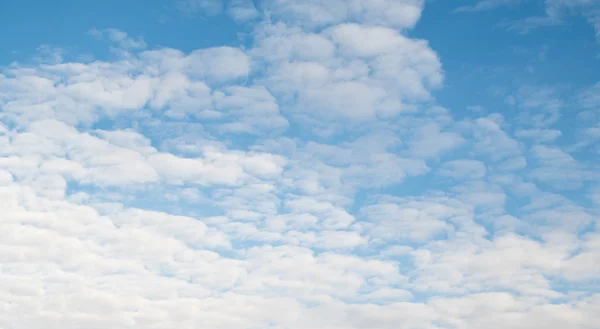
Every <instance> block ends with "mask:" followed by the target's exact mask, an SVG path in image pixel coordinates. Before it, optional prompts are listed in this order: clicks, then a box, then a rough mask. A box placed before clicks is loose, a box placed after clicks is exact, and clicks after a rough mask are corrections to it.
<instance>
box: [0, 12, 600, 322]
mask: <svg viewBox="0 0 600 329" xmlns="http://www.w3.org/2000/svg"><path fill="white" fill-rule="evenodd" d="M508 2H509V1H484V2H482V3H480V4H476V5H474V6H473V7H468V8H470V9H463V11H480V10H486V9H489V8H492V7H496V6H499V5H502V4H504V3H508ZM178 3H179V5H178V8H179V9H180V10H182V11H187V12H190V13H192V12H200V11H202V12H203V13H204V14H206V15H219V14H220V13H226V14H228V15H230V16H231V17H232V18H233V19H234V20H236V21H237V22H238V23H239V24H245V23H247V22H250V21H254V23H252V24H249V25H247V26H246V27H247V28H249V29H251V30H252V33H251V38H250V41H249V44H248V45H247V46H245V47H243V48H242V47H231V46H216V47H209V48H202V49H195V50H186V51H183V50H179V49H174V48H165V47H154V46H148V45H147V44H146V42H145V41H143V39H141V38H137V37H132V36H130V35H128V34H127V33H125V32H123V31H120V30H116V29H107V30H92V32H90V34H92V35H93V36H96V37H101V38H106V39H108V40H109V41H110V42H112V43H113V46H112V47H113V49H116V50H118V51H117V53H116V55H117V56H115V57H114V58H112V59H110V60H109V59H103V60H96V61H93V62H76V61H69V60H65V59H64V58H60V59H59V58H58V57H57V58H55V59H56V60H50V61H39V62H34V63H33V64H29V65H26V64H23V63H21V62H17V63H14V64H12V65H10V66H7V67H3V68H2V69H1V71H0V264H1V266H0V282H1V283H2V284H0V327H6V328H15V329H19V328H27V329H31V328H33V329H36V328H65V326H66V327H73V328H82V327H85V328H125V327H127V328H147V327H154V328H174V327H177V328H197V327H208V328H216V329H228V328H231V329H233V328H236V329H237V328H278V329H279V328H290V329H307V328H332V329H362V328H364V329H366V328H380V329H391V328H406V329H409V328H411V329H417V328H418V329H425V328H427V329H434V328H436V329H441V328H448V329H450V328H456V329H462V328H492V329H494V328H498V329H499V328H505V327H507V326H508V327H511V328H551V329H553V328H555V329H558V328H566V327H569V328H581V329H593V328H594V326H596V325H597V323H598V322H599V321H600V318H598V314H600V312H599V310H600V295H599V294H598V287H597V277H598V275H600V273H599V272H598V269H597V266H594V265H595V264H596V263H598V262H599V261H600V258H599V257H600V245H599V242H598V241H600V237H599V236H598V232H599V230H600V221H599V220H598V213H599V212H598V211H599V209H600V208H598V207H599V205H600V201H599V200H600V198H599V197H598V196H599V193H598V191H599V188H600V183H599V182H600V177H599V176H598V175H597V174H596V172H597V169H598V168H597V164H595V163H594V160H593V159H592V160H590V158H585V157H581V156H579V155H578V154H577V152H576V151H577V150H581V149H583V147H584V146H585V147H587V146H589V145H592V141H593V139H592V138H591V137H590V136H594V131H595V130H594V128H597V125H598V122H599V121H598V120H599V119H600V116H599V115H598V113H597V107H598V106H597V105H598V101H597V97H596V94H597V93H596V90H597V89H598V88H597V85H594V86H590V87H589V88H586V89H585V90H583V91H580V92H579V93H578V94H577V95H575V96H573V97H572V99H575V101H576V102H578V104H580V105H581V109H582V111H581V113H579V115H578V118H579V120H580V121H582V122H583V123H585V125H584V126H585V129H582V131H585V132H587V133H586V134H587V135H585V136H584V135H581V136H579V135H578V136H579V138H587V139H586V141H587V142H588V143H587V144H585V145H583V144H581V145H583V146H581V145H579V144H578V145H576V147H573V148H570V147H568V145H567V146H565V145H559V144H558V143H557V140H559V137H561V136H563V134H565V135H567V134H570V133H572V132H571V131H568V130H569V127H568V126H562V125H560V124H558V123H559V118H560V117H561V116H560V115H561V113H562V112H563V111H562V110H563V108H564V107H565V106H566V105H565V103H566V102H565V101H564V95H562V94H561V93H559V92H557V91H556V90H555V89H554V88H552V87H548V86H526V87H523V88H521V89H520V90H518V91H517V92H516V93H515V94H514V95H513V100H514V101H513V102H511V103H512V105H511V106H513V107H514V108H517V109H519V110H520V111H522V112H521V113H524V114H516V115H511V113H509V111H506V112H505V113H502V114H499V113H493V111H492V109H490V110H489V111H487V112H489V113H485V116H483V115H484V114H483V113H481V111H480V110H478V109H475V110H477V111H474V112H475V113H471V114H470V115H472V116H471V117H463V118H460V119H459V118H458V116H457V115H456V113H455V112H453V111H452V110H451V109H445V108H443V107H441V106H438V105H436V104H435V100H434V99H433V97H432V91H433V90H434V89H435V88H437V87H440V86H441V84H442V82H443V78H444V74H443V69H442V66H441V60H440V59H439V58H438V56H437V54H436V52H435V50H434V49H433V48H432V47H431V46H430V45H429V44H428V43H427V41H425V40H419V39H416V38H414V37H412V36H410V34H408V33H405V31H406V30H407V29H410V28H412V27H413V26H414V25H415V24H416V23H417V21H418V19H419V17H420V15H421V11H422V7H423V1H420V0H400V1H390V0H369V1H363V0H350V1H338V0H333V1H313V0H299V1H298V0H296V1H288V0H264V1H260V2H255V1H241V0H232V1H226V2H223V1H206V0H194V1H180V2H178ZM582 3H583V2H582ZM559 5H560V6H563V7H564V6H566V5H565V4H559V3H558V2H556V6H559ZM577 6H579V5H577ZM582 136H583V137H582Z"/></svg>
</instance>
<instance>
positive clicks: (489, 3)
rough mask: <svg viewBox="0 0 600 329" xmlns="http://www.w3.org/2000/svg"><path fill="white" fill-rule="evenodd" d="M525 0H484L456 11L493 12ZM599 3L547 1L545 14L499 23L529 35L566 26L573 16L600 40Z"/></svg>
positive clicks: (579, 0) (511, 29) (514, 5)
mask: <svg viewBox="0 0 600 329" xmlns="http://www.w3.org/2000/svg"><path fill="white" fill-rule="evenodd" d="M525 2H527V1H525V0H482V1H479V2H477V3H476V4H474V5H467V6H461V7H458V8H456V9H455V10H454V11H455V12H457V13H460V12H472V13H473V12H481V11H487V10H493V9H497V8H500V7H505V6H510V7H517V6H518V5H520V4H521V3H525ZM599 10H600V9H599V8H598V2H597V1H595V0H545V1H544V14H543V15H537V16H529V17H526V18H522V19H518V20H512V21H507V22H502V23H499V24H498V25H499V26H501V27H505V28H507V29H508V30H510V31H515V32H518V33H521V34H525V33H529V32H531V31H532V30H535V29H538V28H543V27H551V26H557V25H563V24H565V21H566V18H568V17H569V16H572V15H580V16H583V17H585V18H586V19H587V20H588V22H589V23H590V25H592V27H593V28H594V29H595V31H596V39H597V40H600V38H599V36H600V24H599V22H600V20H599V19H598V18H599V17H600V14H599V12H600V11H599Z"/></svg>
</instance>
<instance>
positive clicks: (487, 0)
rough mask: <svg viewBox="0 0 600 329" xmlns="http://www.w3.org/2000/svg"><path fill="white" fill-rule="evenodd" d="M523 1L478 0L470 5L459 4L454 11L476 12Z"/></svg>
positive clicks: (522, 0)
mask: <svg viewBox="0 0 600 329" xmlns="http://www.w3.org/2000/svg"><path fill="white" fill-rule="evenodd" d="M521 2H524V0H483V1H479V2H477V3H476V4H474V5H471V6H461V7H458V8H456V9H455V10H454V12H457V13H459V12H477V11H485V10H492V9H496V8H498V7H502V6H513V5H517V4H520V3H521Z"/></svg>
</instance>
